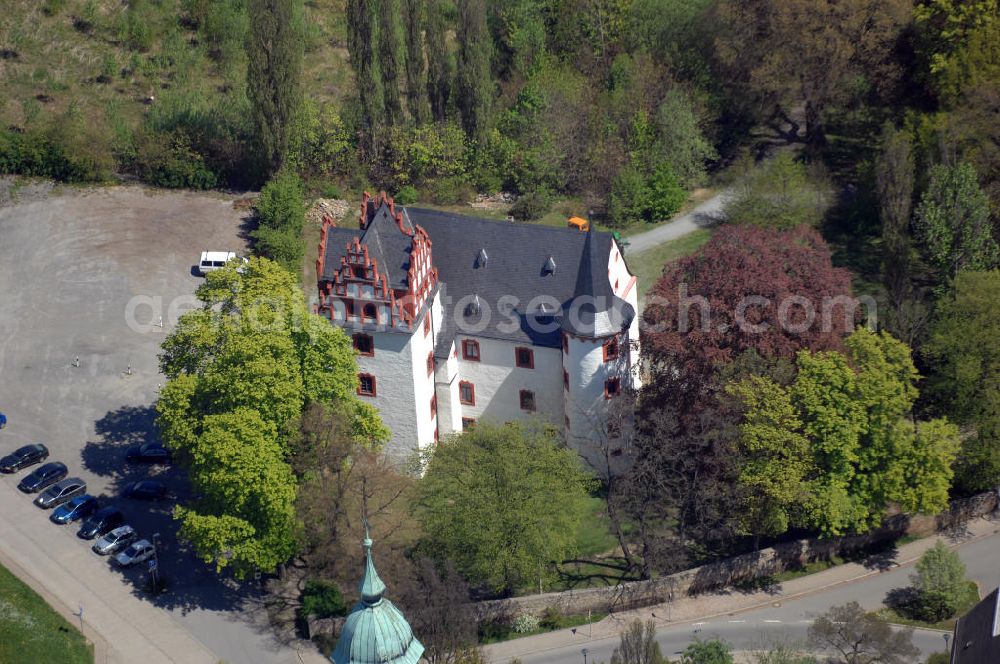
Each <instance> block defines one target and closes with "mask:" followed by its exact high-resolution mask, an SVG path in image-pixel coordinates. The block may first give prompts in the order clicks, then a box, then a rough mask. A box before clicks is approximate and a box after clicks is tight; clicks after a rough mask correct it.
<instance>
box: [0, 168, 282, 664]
mask: <svg viewBox="0 0 1000 664" xmlns="http://www.w3.org/2000/svg"><path fill="white" fill-rule="evenodd" d="M241 214H242V213H239V212H237V211H235V210H233V207H232V199H231V198H226V197H224V196H222V195H218V194H194V193H185V192H171V193H149V192H147V191H145V190H143V189H141V188H137V187H113V188H104V189H98V190H93V191H84V192H81V191H75V190H70V191H69V192H67V193H63V194H58V195H54V196H51V197H50V198H48V199H47V200H38V201H33V202H28V203H23V204H17V205H5V206H0V411H4V412H5V413H6V414H7V415H8V417H9V420H10V422H9V424H8V426H7V428H6V429H5V430H4V431H2V432H0V451H3V452H4V453H6V451H7V450H10V449H12V448H14V447H16V446H18V445H22V444H25V443H31V442H43V443H45V444H46V445H48V446H49V449H50V450H51V453H52V457H51V460H59V461H63V462H64V463H66V465H67V466H69V469H70V472H71V473H72V474H73V475H79V476H80V477H82V478H84V479H85V480H86V481H87V484H88V487H89V491H90V493H92V494H94V495H97V496H99V497H100V498H101V499H102V500H103V501H106V502H108V503H112V504H116V505H118V506H120V507H122V509H123V511H125V513H126V516H127V517H128V519H129V521H130V522H132V523H133V525H135V526H136V527H137V529H138V530H139V531H140V533H141V534H143V535H145V536H150V535H152V533H154V532H159V533H161V534H162V536H163V538H162V541H163V545H164V549H163V554H162V555H161V559H160V562H161V566H162V572H163V573H164V574H165V575H166V576H168V577H169V578H170V579H171V580H172V581H173V586H172V591H171V592H170V593H168V594H166V595H164V596H162V597H159V598H157V599H156V600H151V599H150V598H149V597H148V596H147V595H146V594H144V593H143V592H142V591H141V590H140V589H139V587H138V582H140V581H141V579H142V574H140V573H138V572H136V573H130V574H121V573H119V572H116V571H114V570H112V569H110V568H109V566H108V564H107V561H106V560H105V559H102V558H99V557H98V556H96V555H94V554H93V553H91V552H90V550H89V548H88V545H87V543H85V542H82V541H80V540H78V539H77V538H76V537H75V536H74V534H73V532H74V531H73V530H71V528H70V527H68V526H64V527H62V528H60V527H57V526H54V525H52V524H51V523H49V522H48V520H47V519H46V518H45V517H46V516H47V514H44V513H42V512H41V510H38V509H37V508H35V507H34V506H32V505H31V503H30V498H29V497H27V496H23V495H21V494H20V493H19V492H18V491H17V490H16V489H15V488H14V486H15V485H16V483H17V481H18V477H19V476H20V475H23V474H24V473H19V474H18V475H15V476H0V529H2V530H0V532H2V533H3V535H2V537H0V558H3V559H6V560H8V561H10V562H11V563H12V564H14V565H16V566H17V567H18V568H20V570H22V571H25V572H26V573H27V574H29V575H31V576H33V577H35V578H34V579H33V580H34V582H35V583H36V584H37V583H40V584H42V586H44V590H45V591H47V595H48V597H50V598H52V600H53V601H54V602H55V603H56V604H57V605H59V608H60V609H62V610H63V612H64V613H65V612H66V609H67V608H68V609H69V611H72V612H75V611H77V609H78V605H79V603H80V602H84V603H85V615H84V622H85V623H87V624H88V625H89V626H90V627H92V628H93V629H94V631H96V632H97V633H98V634H100V635H103V636H104V637H105V638H106V639H108V641H109V642H110V643H109V645H110V646H111V650H112V651H113V652H112V653H111V655H112V661H121V662H128V663H129V664H131V663H132V662H142V663H143V664H153V662H160V661H178V662H185V663H186V662H199V661H212V662H215V661H219V660H224V661H227V662H230V663H231V664H244V663H247V664H249V663H254V664H256V663H258V662H259V663H262V664H290V663H292V662H299V661H300V660H299V658H298V656H297V654H296V653H295V651H294V650H293V649H292V648H289V647H286V646H284V645H281V644H277V643H275V642H274V641H273V639H272V636H271V634H270V632H269V631H268V630H267V629H266V628H265V627H261V626H258V625H257V624H255V622H256V621H255V619H254V616H253V614H254V612H252V611H251V610H250V608H251V607H252V606H253V603H252V601H251V597H250V595H249V594H248V592H247V591H246V589H244V588H240V587H237V586H234V585H232V584H227V583H224V582H221V581H220V580H219V579H218V577H217V576H216V575H215V574H214V573H213V572H212V571H211V570H210V569H208V568H207V567H206V566H205V565H204V564H202V563H200V562H199V561H197V560H196V559H194V558H193V556H191V555H190V553H188V552H187V551H185V550H184V549H183V548H182V547H181V545H180V544H179V543H178V541H177V540H176V537H175V535H174V533H175V530H176V529H175V526H174V523H173V521H172V519H171V517H170V509H171V507H172V505H170V504H164V505H159V506H150V505H148V504H139V503H134V502H131V501H125V500H123V499H121V498H118V496H119V494H120V491H121V488H122V486H123V485H124V484H125V483H127V482H129V481H131V480H134V479H137V478H141V477H145V476H147V475H148V474H150V473H160V475H161V477H162V478H164V479H165V481H166V482H167V483H168V485H170V486H171V488H172V489H173V490H174V491H176V492H177V493H179V494H180V495H182V496H183V495H184V493H185V487H184V483H183V481H182V478H181V476H180V474H179V473H178V472H177V471H168V472H166V473H162V472H161V471H156V470H154V469H150V468H145V467H140V468H136V467H127V466H125V464H124V450H125V448H126V447H127V446H129V445H132V444H135V443H138V442H143V441H145V440H149V439H151V438H153V437H155V431H154V429H153V426H152V422H153V417H154V413H153V408H152V404H153V403H154V401H155V398H156V394H157V387H158V383H161V382H163V380H164V379H163V377H162V376H161V375H159V374H158V372H157V352H158V347H159V343H160V342H161V341H162V339H163V337H164V334H165V333H166V332H167V331H169V329H170V326H171V322H172V320H173V319H174V318H175V317H176V315H177V314H178V313H179V312H182V311H183V310H184V305H185V302H186V303H187V305H188V306H191V305H193V304H194V299H193V297H192V294H193V292H194V289H195V288H196V287H197V285H198V284H199V283H200V279H198V278H196V277H195V276H193V275H192V273H191V268H192V265H194V264H195V263H196V262H197V260H198V256H199V253H200V252H201V251H202V250H203V249H239V248H241V247H242V246H243V245H244V241H243V240H242V239H241V238H240V223H241ZM135 296H141V297H146V298H152V299H150V300H148V302H149V303H151V304H152V305H153V307H152V308H151V307H149V306H145V307H141V308H140V309H138V310H137V311H136V312H135V320H136V322H137V323H140V324H146V325H145V329H136V328H134V326H132V327H130V326H129V325H128V324H127V321H126V308H127V304H128V303H129V301H130V300H131V299H132V298H133V297H135ZM156 298H159V299H158V300H157V299H156ZM172 303H174V304H177V305H180V308H179V309H174V310H171V308H170V307H171V304H172ZM154 309H155V311H154ZM161 315H162V317H163V319H164V323H165V325H166V327H165V328H160V327H157V326H155V325H148V324H149V323H151V322H156V320H157V319H158V318H159V316H161ZM77 356H78V357H79V360H80V362H79V364H80V366H79V367H75V366H73V361H74V358H75V357H77ZM129 367H131V370H132V373H131V375H129V374H128V373H127V370H128V368H129ZM119 623H134V626H135V629H134V630H132V631H130V632H129V631H128V630H123V629H122V628H121V627H120V625H119ZM158 625H159V626H160V627H159V628H158V627H157V626H158ZM125 632H128V633H127V634H126V633H125ZM171 634H173V635H175V636H176V638H170V637H169V636H168V635H171ZM143 635H145V636H146V637H147V641H148V643H142V641H141V640H142V636H143ZM102 664H103V663H102Z"/></svg>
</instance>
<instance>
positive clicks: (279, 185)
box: [252, 171, 306, 274]
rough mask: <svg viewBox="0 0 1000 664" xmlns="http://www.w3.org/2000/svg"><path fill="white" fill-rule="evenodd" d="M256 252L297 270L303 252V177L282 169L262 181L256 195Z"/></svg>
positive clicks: (292, 270)
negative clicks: (258, 195) (269, 179)
mask: <svg viewBox="0 0 1000 664" xmlns="http://www.w3.org/2000/svg"><path fill="white" fill-rule="evenodd" d="M256 210H257V224H258V227H257V230H255V231H254V232H253V233H252V236H253V238H254V240H256V246H255V252H256V253H257V255H259V256H265V257H267V258H270V259H272V260H274V261H277V262H278V263H280V264H281V265H282V266H283V267H285V268H287V269H288V270H290V271H291V272H293V273H294V274H298V272H299V267H300V265H301V262H302V256H303V254H304V253H305V245H304V244H303V242H302V227H303V225H305V212H306V204H305V200H304V192H303V185H302V180H300V179H299V176H297V175H296V174H295V173H290V172H286V171H283V172H281V173H278V174H277V175H276V176H274V178H273V179H272V180H271V181H270V182H268V183H267V184H266V185H264V188H263V189H262V190H261V192H260V198H259V199H257V205H256Z"/></svg>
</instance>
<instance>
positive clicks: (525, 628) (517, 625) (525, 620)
mask: <svg viewBox="0 0 1000 664" xmlns="http://www.w3.org/2000/svg"><path fill="white" fill-rule="evenodd" d="M540 626H541V623H540V622H539V620H538V618H536V617H535V616H533V615H531V614H530V613H524V614H522V615H519V616H518V617H516V618H514V620H513V622H511V624H510V628H511V629H512V630H513V631H514V633H515V634H530V633H531V632H534V631H537V630H538V628H539V627H540Z"/></svg>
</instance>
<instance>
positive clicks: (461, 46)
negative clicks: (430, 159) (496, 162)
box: [457, 0, 493, 141]
mask: <svg viewBox="0 0 1000 664" xmlns="http://www.w3.org/2000/svg"><path fill="white" fill-rule="evenodd" d="M492 52H493V41H492V39H491V38H490V32H489V29H488V28H487V25H486V2H485V0H460V2H459V3H458V81H457V88H458V108H459V111H460V112H461V114H462V128H463V129H465V133H466V134H468V136H469V138H471V139H473V140H475V141H481V140H482V138H483V136H484V135H485V134H486V130H487V129H488V127H489V121H490V111H491V108H492V106H493V80H492V77H491V75H490V58H491V56H492Z"/></svg>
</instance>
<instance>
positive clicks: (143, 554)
mask: <svg viewBox="0 0 1000 664" xmlns="http://www.w3.org/2000/svg"><path fill="white" fill-rule="evenodd" d="M155 553H156V549H154V548H153V545H152V544H151V543H150V541H149V540H139V541H138V542H133V543H132V544H131V545H130V546H129V547H128V548H127V549H125V550H124V551H122V552H121V553H119V554H118V555H117V556H115V558H114V560H115V562H116V563H118V566H119V567H130V566H132V565H135V564H136V563H141V562H143V561H144V560H149V559H150V558H152V557H153V555H154V554H155Z"/></svg>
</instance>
